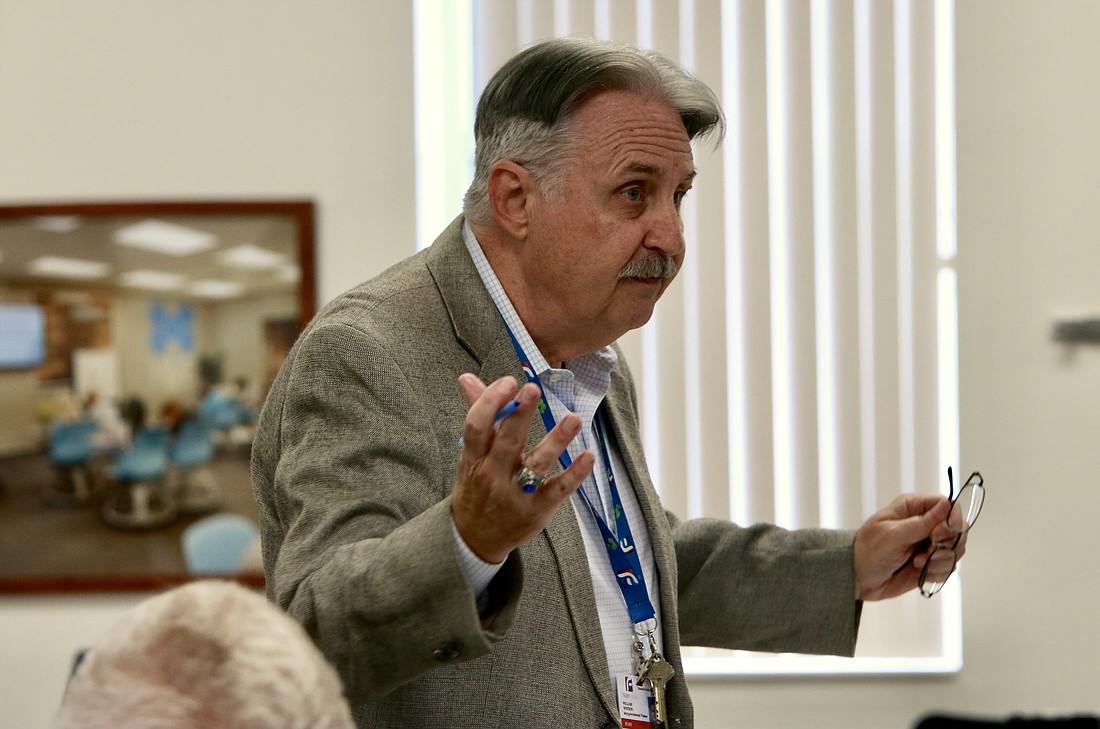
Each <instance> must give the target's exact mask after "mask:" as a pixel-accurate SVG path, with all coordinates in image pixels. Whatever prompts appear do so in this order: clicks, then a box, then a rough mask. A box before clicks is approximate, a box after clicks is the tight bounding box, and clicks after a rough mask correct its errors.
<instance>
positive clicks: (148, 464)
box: [103, 426, 177, 529]
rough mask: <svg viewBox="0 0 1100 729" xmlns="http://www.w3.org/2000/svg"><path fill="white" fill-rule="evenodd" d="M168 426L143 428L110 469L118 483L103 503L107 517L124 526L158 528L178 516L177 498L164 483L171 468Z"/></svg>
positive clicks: (109, 521) (106, 518)
mask: <svg viewBox="0 0 1100 729" xmlns="http://www.w3.org/2000/svg"><path fill="white" fill-rule="evenodd" d="M170 438H171V432H170V431H169V429H168V428H167V427H160V426H158V427H152V428H142V429H140V430H138V431H137V432H135V433H134V437H133V440H132V441H131V443H130V447H129V448H128V449H126V450H125V451H123V452H122V454H121V455H119V457H118V459H117V460H116V461H115V463H114V465H113V466H112V467H111V468H110V469H109V470H108V477H109V478H110V479H111V480H112V481H113V482H114V483H115V484H116V488H115V490H114V493H113V494H111V495H110V496H109V497H108V498H107V500H106V501H105V502H104V504H103V518H104V519H105V520H106V521H107V523H108V524H110V525H111V526H115V527H120V528H123V529H154V528H156V527H161V526H164V525H165V524H168V523H170V522H171V521H172V520H174V519H175V518H176V514H177V509H176V504H175V500H174V499H172V498H171V494H169V493H168V489H167V487H166V485H165V482H164V476H165V472H166V471H167V468H168V445H169V440H170Z"/></svg>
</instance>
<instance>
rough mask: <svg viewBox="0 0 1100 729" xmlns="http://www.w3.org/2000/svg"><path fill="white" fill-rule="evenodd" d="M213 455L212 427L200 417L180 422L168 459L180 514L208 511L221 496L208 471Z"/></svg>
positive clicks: (212, 475)
mask: <svg viewBox="0 0 1100 729" xmlns="http://www.w3.org/2000/svg"><path fill="white" fill-rule="evenodd" d="M213 457H214V432H213V428H212V427H211V426H210V424H209V423H207V422H206V421H205V420H203V419H202V418H188V419H187V420H185V421H183V423H182V424H181V425H180V429H179V432H178V433H177V434H176V439H175V442H173V443H172V446H171V448H170V449H169V452H168V459H169V462H170V465H171V467H172V469H173V472H174V475H175V476H176V480H175V484H174V489H173V490H174V493H175V499H176V505H177V507H178V508H179V510H180V511H181V512H184V513H200V512H204V511H210V510H211V509H213V508H215V507H217V506H218V504H219V502H220V500H221V495H220V493H219V491H218V484H217V481H216V480H215V479H214V474H213V472H212V471H211V470H210V466H209V464H210V461H211V459H212V458H213Z"/></svg>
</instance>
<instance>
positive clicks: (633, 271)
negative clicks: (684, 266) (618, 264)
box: [619, 255, 680, 278]
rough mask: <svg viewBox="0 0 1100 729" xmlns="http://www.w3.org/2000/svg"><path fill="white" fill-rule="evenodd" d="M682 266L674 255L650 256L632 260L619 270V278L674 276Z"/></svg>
mask: <svg viewBox="0 0 1100 729" xmlns="http://www.w3.org/2000/svg"><path fill="white" fill-rule="evenodd" d="M679 271H680V267H679V266H677V265H676V260H675V259H673V258H672V256H661V255H657V256H650V257H649V258H639V259H638V260H635V261H631V262H630V263H628V264H626V265H625V266H623V267H622V269H620V271H619V278H673V277H674V276H675V275H676V274H677V273H679Z"/></svg>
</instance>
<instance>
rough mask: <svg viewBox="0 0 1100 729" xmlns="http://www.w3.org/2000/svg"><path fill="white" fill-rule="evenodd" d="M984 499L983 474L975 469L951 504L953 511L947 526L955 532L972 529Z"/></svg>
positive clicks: (949, 514)
mask: <svg viewBox="0 0 1100 729" xmlns="http://www.w3.org/2000/svg"><path fill="white" fill-rule="evenodd" d="M984 501H985V486H983V485H982V477H981V474H979V473H977V472H976V471H975V472H974V473H973V474H971V476H970V478H969V479H967V481H966V483H965V484H963V487H962V489H960V490H959V494H958V496H956V497H955V500H954V502H953V503H952V504H951V511H950V513H948V515H947V528H948V529H950V530H951V531H952V532H954V533H955V534H962V533H964V532H965V531H967V530H968V529H970V527H972V526H974V522H976V521H977V520H978V514H980V513H981V511H982V502H984Z"/></svg>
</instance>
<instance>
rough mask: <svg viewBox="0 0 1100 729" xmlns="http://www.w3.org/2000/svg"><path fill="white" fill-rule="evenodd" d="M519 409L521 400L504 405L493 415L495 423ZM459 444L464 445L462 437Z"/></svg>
mask: <svg viewBox="0 0 1100 729" xmlns="http://www.w3.org/2000/svg"><path fill="white" fill-rule="evenodd" d="M517 410H519V401H518V400H513V401H512V402H510V403H508V404H507V405H505V406H504V407H502V408H501V409H500V410H497V414H496V415H494V416H493V425H496V424H497V423H499V422H501V421H503V420H506V419H507V418H508V417H509V416H510V415H512V414H513V413H515V412H516V411H517ZM458 445H459V446H462V438H459V439H458Z"/></svg>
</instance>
